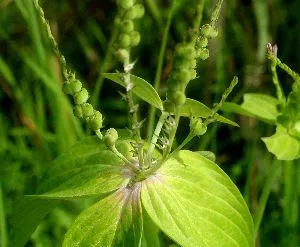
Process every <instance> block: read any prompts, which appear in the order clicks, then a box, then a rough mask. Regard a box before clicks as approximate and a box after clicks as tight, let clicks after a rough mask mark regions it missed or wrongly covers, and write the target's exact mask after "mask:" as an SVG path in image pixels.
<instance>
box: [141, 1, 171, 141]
mask: <svg viewBox="0 0 300 247" xmlns="http://www.w3.org/2000/svg"><path fill="white" fill-rule="evenodd" d="M175 4H176V1H173V4H172V6H171V9H170V11H169V14H168V19H167V24H166V28H165V30H164V36H163V40H162V43H161V47H160V51H159V56H158V62H157V68H156V74H155V80H154V89H155V90H156V91H157V92H158V90H159V86H160V79H161V74H162V68H163V62H164V55H165V51H166V47H167V41H168V35H169V30H170V26H171V22H172V17H173V12H174V9H175ZM155 111H156V109H155V108H154V107H153V106H150V113H149V121H148V126H147V137H148V140H150V138H151V135H152V133H153V128H154V119H155Z"/></svg>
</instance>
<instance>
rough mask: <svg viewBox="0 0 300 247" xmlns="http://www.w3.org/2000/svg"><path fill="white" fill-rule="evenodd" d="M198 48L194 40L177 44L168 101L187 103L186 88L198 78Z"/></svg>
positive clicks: (169, 80)
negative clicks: (196, 48)
mask: <svg viewBox="0 0 300 247" xmlns="http://www.w3.org/2000/svg"><path fill="white" fill-rule="evenodd" d="M196 59H197V56H196V50H195V46H194V43H193V42H183V43H180V44H178V45H177V46H176V48H175V56H174V64H173V70H172V73H171V75H170V77H169V79H168V92H167V102H166V103H168V102H169V103H173V104H174V105H175V106H179V105H183V104H184V103H185V100H186V97H185V89H186V86H187V85H188V83H189V81H191V80H193V79H195V78H196V75H197V73H196V69H195V68H196V65H197V61H196Z"/></svg>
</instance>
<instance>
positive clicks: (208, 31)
mask: <svg viewBox="0 0 300 247" xmlns="http://www.w3.org/2000/svg"><path fill="white" fill-rule="evenodd" d="M200 32H201V34H202V35H203V36H204V37H206V38H215V37H217V35H218V30H217V29H215V28H213V27H212V26H211V25H210V24H204V25H203V26H202V27H201V29H200Z"/></svg>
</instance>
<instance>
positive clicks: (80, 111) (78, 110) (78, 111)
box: [73, 105, 83, 118]
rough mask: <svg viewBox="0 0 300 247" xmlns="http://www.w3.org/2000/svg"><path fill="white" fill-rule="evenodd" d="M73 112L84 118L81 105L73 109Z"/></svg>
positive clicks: (76, 115)
mask: <svg viewBox="0 0 300 247" xmlns="http://www.w3.org/2000/svg"><path fill="white" fill-rule="evenodd" d="M73 114H74V116H75V117H78V118H83V113H82V108H81V105H76V106H75V107H74V109H73Z"/></svg>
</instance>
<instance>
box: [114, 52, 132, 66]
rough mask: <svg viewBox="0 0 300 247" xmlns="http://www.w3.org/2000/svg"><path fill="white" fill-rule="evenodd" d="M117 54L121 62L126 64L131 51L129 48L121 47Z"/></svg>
mask: <svg viewBox="0 0 300 247" xmlns="http://www.w3.org/2000/svg"><path fill="white" fill-rule="evenodd" d="M115 54H116V56H117V58H118V59H119V61H120V62H121V63H124V64H126V63H127V62H128V61H129V51H128V50H126V49H119V50H118V51H117V52H116V53H115Z"/></svg>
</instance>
